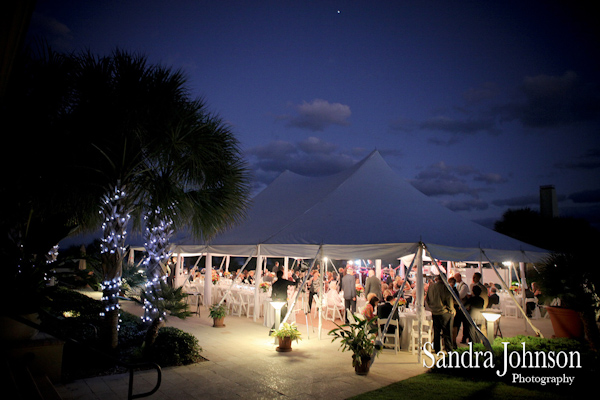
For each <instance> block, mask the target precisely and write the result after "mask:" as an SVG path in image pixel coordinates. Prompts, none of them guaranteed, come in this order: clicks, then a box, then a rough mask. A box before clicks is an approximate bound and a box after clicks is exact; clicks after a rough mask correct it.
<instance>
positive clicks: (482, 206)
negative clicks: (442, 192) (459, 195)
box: [442, 199, 489, 211]
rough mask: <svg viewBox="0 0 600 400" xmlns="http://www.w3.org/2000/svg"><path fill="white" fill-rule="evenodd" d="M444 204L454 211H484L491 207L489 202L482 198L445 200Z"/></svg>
mask: <svg viewBox="0 0 600 400" xmlns="http://www.w3.org/2000/svg"><path fill="white" fill-rule="evenodd" d="M442 205H444V206H446V207H447V208H449V209H451V210H452V211H483V210H487V209H488V208H489V204H488V203H487V202H486V201H483V200H481V199H469V200H463V201H458V200H454V201H444V202H442Z"/></svg>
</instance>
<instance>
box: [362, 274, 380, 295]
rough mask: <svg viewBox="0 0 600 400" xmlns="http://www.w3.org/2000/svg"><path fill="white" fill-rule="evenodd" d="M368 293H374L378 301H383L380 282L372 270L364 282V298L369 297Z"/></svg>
mask: <svg viewBox="0 0 600 400" xmlns="http://www.w3.org/2000/svg"><path fill="white" fill-rule="evenodd" d="M369 293H375V296H377V298H378V299H383V294H382V293H381V280H380V279H379V278H378V277H376V276H375V271H373V270H372V269H370V270H369V277H368V278H367V280H366V281H365V297H366V296H368V295H369Z"/></svg>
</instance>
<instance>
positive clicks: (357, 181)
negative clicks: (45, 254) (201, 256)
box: [173, 151, 546, 262]
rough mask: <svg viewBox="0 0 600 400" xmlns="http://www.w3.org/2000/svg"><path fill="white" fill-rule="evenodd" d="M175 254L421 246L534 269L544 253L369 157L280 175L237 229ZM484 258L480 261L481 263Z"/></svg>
mask: <svg viewBox="0 0 600 400" xmlns="http://www.w3.org/2000/svg"><path fill="white" fill-rule="evenodd" d="M173 242H174V244H175V245H176V250H175V253H196V254H198V253H212V254H219V255H240V256H242V255H250V254H255V253H256V246H257V245H260V252H261V255H263V256H269V257H286V256H288V257H302V258H313V257H314V256H315V253H316V252H317V249H318V248H319V246H321V245H322V246H323V247H322V253H323V255H324V256H327V257H330V258H333V259H354V258H365V259H397V258H398V257H402V256H404V255H407V254H414V253H415V250H416V248H417V247H418V244H419V243H424V244H425V245H426V247H427V248H428V250H429V252H430V253H431V254H432V255H433V256H434V257H435V258H437V259H442V260H449V261H486V260H488V259H489V260H491V261H498V262H503V261H512V262H535V261H538V260H539V259H540V258H541V257H543V256H544V255H545V253H546V252H545V250H542V249H539V248H536V247H534V246H531V245H528V244H525V243H523V242H520V241H518V240H515V239H512V238H510V237H507V236H504V235H502V234H500V233H497V232H495V231H493V230H491V229H488V228H485V227H483V226H481V225H479V224H477V223H475V222H472V221H469V220H467V219H465V218H463V217H462V216H460V215H458V214H456V213H454V212H453V211H451V210H449V209H447V208H445V207H443V206H442V205H440V204H438V203H437V202H436V201H435V200H433V199H431V198H429V197H427V196H425V195H424V194H423V193H421V192H419V191H418V190H417V189H415V188H414V187H413V186H412V185H411V184H410V183H409V182H407V181H404V180H402V179H400V178H399V177H398V175H397V174H396V173H395V172H394V171H393V170H392V169H391V168H390V167H389V166H388V165H387V163H386V162H385V161H384V160H383V158H382V157H381V155H380V154H379V152H377V151H374V152H372V153H371V154H370V155H369V156H367V157H366V158H365V159H363V160H362V161H361V162H359V163H357V164H356V165H354V166H353V167H351V168H349V169H347V170H345V171H343V172H340V173H338V174H335V175H331V176H325V177H306V176H301V175H297V174H294V173H292V172H289V171H286V172H284V173H282V174H281V175H280V176H279V177H278V178H277V179H276V180H275V181H274V182H273V183H272V184H271V185H269V186H268V187H267V188H266V189H265V190H263V191H262V192H261V193H259V194H258V195H257V196H256V197H255V198H254V199H253V204H252V207H251V208H250V210H249V212H248V217H247V219H246V220H245V221H244V222H243V223H242V224H241V225H239V226H236V227H235V228H233V229H231V230H229V231H228V232H225V233H223V234H221V235H219V236H217V237H216V238H215V239H214V240H213V241H211V243H209V244H198V243H195V242H194V241H193V240H192V239H190V238H184V237H179V238H177V239H175V240H174V241H173ZM483 254H485V255H486V256H484V255H483Z"/></svg>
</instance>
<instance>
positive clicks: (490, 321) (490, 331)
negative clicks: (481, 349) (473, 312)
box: [481, 310, 502, 343]
mask: <svg viewBox="0 0 600 400" xmlns="http://www.w3.org/2000/svg"><path fill="white" fill-rule="evenodd" d="M481 315H482V316H483V318H485V320H486V329H487V338H488V340H489V341H490V343H493V342H494V326H495V325H496V321H497V320H499V319H500V317H501V316H502V312H501V311H499V310H498V311H496V310H487V311H484V312H482V313H481Z"/></svg>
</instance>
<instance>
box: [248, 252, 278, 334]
mask: <svg viewBox="0 0 600 400" xmlns="http://www.w3.org/2000/svg"><path fill="white" fill-rule="evenodd" d="M254 275H255V276H254V322H256V320H257V319H258V318H257V317H256V314H257V312H256V311H257V310H258V309H259V308H258V307H260V300H259V298H260V294H259V293H260V292H259V291H260V280H261V278H262V256H261V255H260V244H258V245H256V271H255V272H254ZM277 329H279V327H277Z"/></svg>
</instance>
